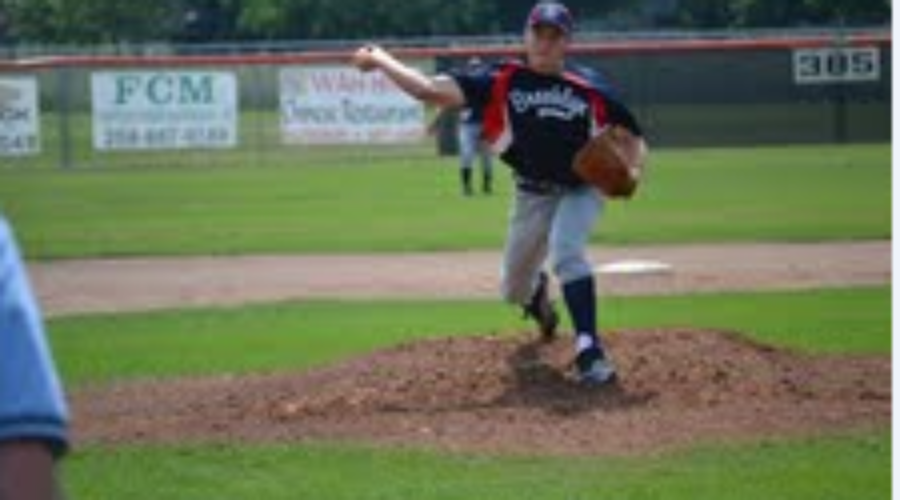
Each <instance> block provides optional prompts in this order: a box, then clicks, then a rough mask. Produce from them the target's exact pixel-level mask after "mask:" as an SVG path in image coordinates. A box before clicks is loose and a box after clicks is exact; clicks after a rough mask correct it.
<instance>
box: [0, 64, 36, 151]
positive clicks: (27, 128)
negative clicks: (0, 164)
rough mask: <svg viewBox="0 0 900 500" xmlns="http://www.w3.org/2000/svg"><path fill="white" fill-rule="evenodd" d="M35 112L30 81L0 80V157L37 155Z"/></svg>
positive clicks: (32, 87)
mask: <svg viewBox="0 0 900 500" xmlns="http://www.w3.org/2000/svg"><path fill="white" fill-rule="evenodd" d="M39 109H40V108H38V84H37V80H36V79H35V78H34V77H30V76H21V77H2V78H0V156H26V155H34V154H38V153H40V151H41V141H40V112H39Z"/></svg>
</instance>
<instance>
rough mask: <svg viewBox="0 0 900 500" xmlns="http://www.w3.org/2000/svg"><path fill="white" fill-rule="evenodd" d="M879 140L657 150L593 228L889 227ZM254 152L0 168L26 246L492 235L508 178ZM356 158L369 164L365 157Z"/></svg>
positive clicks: (287, 249)
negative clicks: (214, 159)
mask: <svg viewBox="0 0 900 500" xmlns="http://www.w3.org/2000/svg"><path fill="white" fill-rule="evenodd" d="M890 154H891V149H890V146H889V145H867V146H841V147H838V146H815V147H813V146H803V147H790V148H788V147H777V148H758V149H722V150H667V151H661V152H659V153H658V154H656V155H655V156H654V157H653V158H652V163H651V165H650V172H649V175H648V179H647V181H646V185H644V186H643V187H642V191H641V192H640V193H639V195H638V198H637V199H636V200H635V201H633V202H628V203H612V204H610V205H609V207H608V213H607V216H606V217H605V219H604V221H603V224H602V225H601V229H600V230H599V231H598V233H597V234H596V239H595V241H596V242H609V243H616V244H619V243H642V242H643V243H646V242H654V243H659V242H698V241H759V240H777V241H817V240H828V239H845V240H846V239H867V238H868V239H872V238H881V239H883V238H890V236H891V210H890V206H891V183H890V179H891V162H890ZM357 163H360V164H359V165H357V164H353V165H352V166H351V165H345V166H335V165H334V164H327V165H323V166H307V167H295V168H292V167H288V166H275V167H259V168H227V167H223V168H165V167H157V168H132V169H100V170H90V169H88V170H80V171H59V170H48V169H40V170H24V169H0V208H2V209H3V210H4V211H5V212H7V213H8V215H9V216H10V217H11V218H12V219H13V220H14V221H15V222H16V224H17V226H18V229H19V232H20V237H21V239H22V240H23V243H24V246H25V247H26V248H27V250H28V253H29V255H30V256H31V257H32V258H58V257H82V256H104V255H106V256H109V255H160V254H167V255H171V254H242V253H258V252H267V253H295V252H359V251H397V250H407V251H412V250H426V251H427V250H439V249H440V250H446V249H471V248H498V247H499V246H500V245H501V243H502V240H503V237H504V234H505V225H506V217H507V212H508V205H509V199H508V193H509V189H510V186H509V179H508V176H507V175H506V172H505V171H503V172H501V174H500V178H501V180H500V182H499V183H500V186H499V191H500V192H499V193H498V195H497V196H494V197H490V198H487V197H478V198H474V199H463V198H462V197H461V196H460V195H459V192H458V191H459V189H458V181H457V175H458V172H457V170H456V167H455V162H454V160H452V159H438V158H422V159H421V160H415V159H410V158H405V159H402V160H401V159H397V158H396V157H391V156H386V157H377V158H372V159H371V160H369V161H362V160H361V161H359V162H357ZM362 163H367V164H370V165H364V164H362Z"/></svg>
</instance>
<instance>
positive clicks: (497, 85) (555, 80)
mask: <svg viewBox="0 0 900 500" xmlns="http://www.w3.org/2000/svg"><path fill="white" fill-rule="evenodd" d="M450 76H451V77H452V78H454V80H456V82H457V84H458V85H459V86H460V88H461V89H462V92H463V94H464V96H465V99H466V106H468V107H471V108H473V109H479V110H481V111H482V113H483V116H484V118H483V124H484V137H485V139H486V140H487V141H488V143H489V144H490V145H491V147H492V149H493V150H494V151H495V152H497V153H498V154H499V155H500V158H501V159H502V160H503V161H504V163H506V164H508V165H509V166H510V167H512V168H513V170H514V171H515V172H516V176H517V177H518V178H519V179H520V180H524V181H535V182H539V183H551V184H554V185H559V186H566V187H575V186H579V185H582V184H583V181H582V180H581V179H580V178H578V176H577V175H576V174H575V173H574V171H573V170H572V168H571V165H572V159H573V158H574V157H575V154H576V153H577V152H578V150H579V149H580V148H581V147H582V146H583V145H584V144H585V143H586V142H587V141H588V140H589V139H590V138H591V137H593V136H594V135H596V134H597V133H598V132H599V131H600V130H601V129H602V128H603V127H605V126H606V125H608V124H618V125H622V126H624V127H627V128H628V129H630V130H631V131H632V132H634V133H635V134H636V135H639V136H640V135H642V132H641V129H640V127H639V125H638V123H637V121H636V120H635V118H634V116H633V115H632V114H631V112H630V111H629V110H628V109H627V108H626V107H625V106H624V105H623V104H622V103H621V101H620V100H619V99H618V98H617V97H616V95H615V93H614V91H613V90H612V87H611V86H610V85H608V84H607V83H606V82H604V81H603V80H601V79H600V78H599V75H597V74H596V73H593V72H591V71H590V70H587V69H585V68H578V67H571V68H566V70H565V71H564V72H563V73H562V74H560V75H546V74H541V73H537V72H535V71H533V70H531V69H529V68H528V67H527V66H525V65H524V64H522V63H520V62H516V61H510V62H503V63H499V64H496V65H493V66H489V67H485V68H483V69H478V70H475V71H469V72H458V73H451V75H450Z"/></svg>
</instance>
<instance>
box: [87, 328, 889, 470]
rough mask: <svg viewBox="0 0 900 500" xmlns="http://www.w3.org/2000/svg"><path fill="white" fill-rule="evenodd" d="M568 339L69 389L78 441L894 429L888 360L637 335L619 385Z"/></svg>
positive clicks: (632, 437) (474, 447)
mask: <svg viewBox="0 0 900 500" xmlns="http://www.w3.org/2000/svg"><path fill="white" fill-rule="evenodd" d="M571 347H572V346H571V345H570V342H569V341H567V340H566V341H558V342H555V343H552V344H543V343H539V342H536V341H534V340H533V339H532V338H531V337H529V336H526V335H515V336H512V335H502V336H492V337H477V338H473V337H455V338H445V339H438V340H429V341H420V342H415V343H410V344H404V345H400V346H397V347H393V348H390V349H386V350H382V351H379V352H375V353H372V354H369V355H366V356H362V357H358V358H355V359H353V360H349V361H346V362H342V363H339V364H336V365H333V366H329V367H324V368H320V369H315V370H311V371H306V372H302V373H285V374H270V375H250V376H225V377H211V378H202V379H182V380H174V381H157V382H135V383H128V384H120V385H116V386H113V387H104V388H93V389H86V390H82V391H79V392H76V393H75V394H74V395H73V408H74V414H75V435H76V441H80V442H92V443H98V442H100V443H118V442H160V441H162V442H183V441H186V440H189V441H242V442H246V441H253V442H256V441H283V440H310V439H313V440H315V439H327V440H346V441H351V440H352V441H359V442H369V443H381V444H391V445H398V444H406V445H425V446H432V447H436V448H440V449H448V450H465V451H482V452H504V453H535V454H538V453H539V454H578V455H598V454H600V455H621V454H635V453H648V452H655V451H659V450H667V449H671V448H676V447H681V446H686V445H691V444H695V443H698V442H705V443H708V442H716V441H725V440H740V439H758V438H765V437H771V436H782V435H805V434H815V433H820V432H823V431H828V430H831V429H841V430H843V429H847V428H859V427H867V426H887V425H889V423H890V416H891V365H890V359H889V357H887V356H845V355H841V356H824V355H817V356H813V355H807V354H802V353H797V352H792V351H786V350H778V349H774V348H771V347H767V346H764V345H759V344H756V343H753V342H751V341H749V340H746V339H745V338H742V337H740V336H739V335H736V334H733V333H727V332H712V331H695V330H686V329H685V330H630V331H623V332H618V333H614V334H613V335H612V336H611V337H610V339H609V349H610V351H611V352H612V353H613V356H614V359H615V360H616V363H617V365H618V368H619V372H620V374H621V381H620V382H619V384H618V385H617V386H614V387H606V388H600V389H597V388H593V389H592V388H587V387H583V386H580V385H578V384H577V383H575V381H574V380H573V379H572V377H571V375H570V372H571V370H570V366H569V365H570V362H571V356H572V351H571Z"/></svg>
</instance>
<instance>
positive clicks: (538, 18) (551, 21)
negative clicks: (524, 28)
mask: <svg viewBox="0 0 900 500" xmlns="http://www.w3.org/2000/svg"><path fill="white" fill-rule="evenodd" d="M541 24H546V25H550V26H554V27H556V28H558V29H559V30H560V31H562V32H563V33H565V34H567V35H568V34H570V33H572V29H573V27H574V22H573V21H572V14H570V13H569V9H568V8H566V6H565V5H563V4H561V3H559V2H552V1H551V2H541V3H539V4H537V5H535V6H534V8H532V9H531V13H530V14H528V27H529V28H534V27H535V26H538V25H541Z"/></svg>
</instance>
